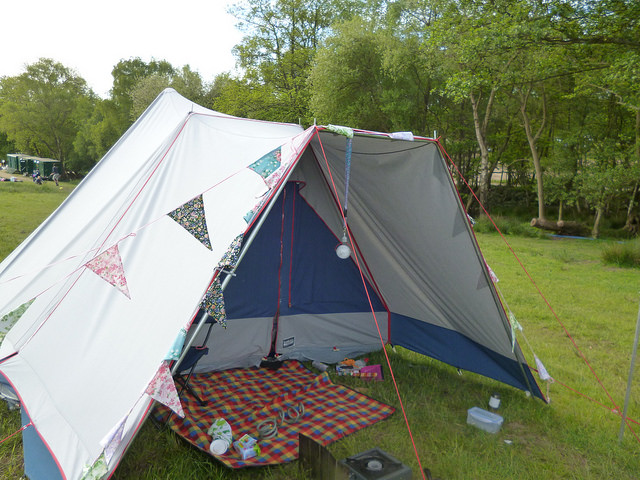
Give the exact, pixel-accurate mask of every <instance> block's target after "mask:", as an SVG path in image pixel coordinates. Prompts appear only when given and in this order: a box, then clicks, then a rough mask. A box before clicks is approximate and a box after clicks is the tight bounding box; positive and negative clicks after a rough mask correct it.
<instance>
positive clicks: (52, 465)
mask: <svg viewBox="0 0 640 480" xmlns="http://www.w3.org/2000/svg"><path fill="white" fill-rule="evenodd" d="M20 415H21V417H22V425H27V424H29V423H31V420H30V419H29V416H28V415H27V414H26V412H25V411H24V408H23V409H21V410H20ZM22 445H23V447H22V448H23V451H24V473H25V475H26V476H27V478H46V479H47V480H63V477H62V475H61V473H60V469H59V468H58V464H57V463H56V462H55V460H54V459H53V457H52V456H51V452H49V449H48V448H47V446H46V445H45V444H44V442H43V441H42V439H41V438H40V435H38V432H36V429H35V428H33V426H30V427H27V428H25V429H24V430H23V431H22Z"/></svg>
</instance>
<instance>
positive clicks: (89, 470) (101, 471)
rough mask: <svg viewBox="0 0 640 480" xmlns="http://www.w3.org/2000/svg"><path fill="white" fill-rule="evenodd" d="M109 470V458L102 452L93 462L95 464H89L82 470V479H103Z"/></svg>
mask: <svg viewBox="0 0 640 480" xmlns="http://www.w3.org/2000/svg"><path fill="white" fill-rule="evenodd" d="M108 471H109V469H108V467H107V460H106V458H105V457H104V454H102V455H100V456H99V457H98V459H97V460H96V461H95V462H93V465H87V466H86V467H84V469H83V470H82V478H81V479H80V480H101V479H102V478H104V476H105V475H106V474H107V472H108Z"/></svg>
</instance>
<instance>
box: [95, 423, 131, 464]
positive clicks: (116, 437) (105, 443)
mask: <svg viewBox="0 0 640 480" xmlns="http://www.w3.org/2000/svg"><path fill="white" fill-rule="evenodd" d="M128 416H129V415H127V416H126V417H125V418H123V419H122V420H121V421H120V422H119V423H118V424H117V425H116V426H114V427H113V428H112V429H111V431H110V432H109V433H107V435H106V436H105V437H104V438H103V439H102V440H101V441H100V445H101V446H102V447H103V448H104V457H105V459H106V461H107V463H109V462H110V461H111V459H112V458H113V454H114V453H116V450H117V448H118V446H119V445H120V443H121V442H122V437H123V436H124V424H125V423H126V421H127V417H128Z"/></svg>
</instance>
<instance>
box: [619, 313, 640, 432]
mask: <svg viewBox="0 0 640 480" xmlns="http://www.w3.org/2000/svg"><path fill="white" fill-rule="evenodd" d="M638 337H640V309H638V320H637V321H636V336H635V339H634V341H633V352H632V353H631V366H630V367H629V379H628V380H627V393H626V394H625V396H624V408H623V409H622V421H621V422H620V433H619V434H618V441H619V442H620V443H622V437H623V435H624V424H625V423H626V420H627V408H628V407H629V399H630V397H631V382H632V380H633V368H634V367H635V364H636V354H637V353H638Z"/></svg>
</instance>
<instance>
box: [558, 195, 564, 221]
mask: <svg viewBox="0 0 640 480" xmlns="http://www.w3.org/2000/svg"><path fill="white" fill-rule="evenodd" d="M563 206H564V202H563V201H562V200H560V206H559V207H558V223H560V222H561V221H562V210H563Z"/></svg>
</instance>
